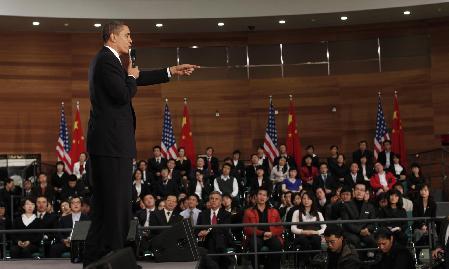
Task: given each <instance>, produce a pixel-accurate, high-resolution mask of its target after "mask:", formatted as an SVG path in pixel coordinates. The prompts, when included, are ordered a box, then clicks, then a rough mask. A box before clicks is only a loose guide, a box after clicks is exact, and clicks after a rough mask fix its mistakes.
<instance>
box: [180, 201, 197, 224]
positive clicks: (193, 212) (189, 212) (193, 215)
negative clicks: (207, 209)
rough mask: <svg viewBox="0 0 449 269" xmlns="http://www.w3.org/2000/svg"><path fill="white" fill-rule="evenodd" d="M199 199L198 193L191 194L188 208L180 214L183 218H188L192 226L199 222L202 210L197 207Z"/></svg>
mask: <svg viewBox="0 0 449 269" xmlns="http://www.w3.org/2000/svg"><path fill="white" fill-rule="evenodd" d="M199 200H200V199H199V198H198V195H196V194H190V195H189V196H188V199H187V208H186V209H184V211H182V212H181V213H180V214H179V215H181V216H182V217H183V218H185V219H188V220H189V221H190V224H192V226H195V225H196V224H197V221H198V216H199V214H200V213H201V210H199V209H198V208H197V206H198V202H199Z"/></svg>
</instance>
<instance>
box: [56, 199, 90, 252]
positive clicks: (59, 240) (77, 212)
mask: <svg viewBox="0 0 449 269" xmlns="http://www.w3.org/2000/svg"><path fill="white" fill-rule="evenodd" d="M81 207H82V200H81V198H79V197H72V199H71V200H70V209H71V210H72V213H71V214H68V215H67V216H64V217H62V218H61V219H60V220H59V224H58V228H59V229H64V228H70V229H73V226H74V225H75V222H77V221H84V220H89V218H88V217H87V216H86V215H84V214H82V213H81ZM69 251H70V233H58V234H57V235H56V243H55V244H54V245H53V246H51V249H50V257H52V258H60V257H61V255H62V253H64V252H69Z"/></svg>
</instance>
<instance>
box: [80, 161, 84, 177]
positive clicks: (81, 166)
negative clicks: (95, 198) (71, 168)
mask: <svg viewBox="0 0 449 269" xmlns="http://www.w3.org/2000/svg"><path fill="white" fill-rule="evenodd" d="M83 172H84V165H83V164H81V163H80V174H81V175H82V174H83Z"/></svg>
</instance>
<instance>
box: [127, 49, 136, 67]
mask: <svg viewBox="0 0 449 269" xmlns="http://www.w3.org/2000/svg"><path fill="white" fill-rule="evenodd" d="M129 56H130V57H131V63H132V66H133V68H134V67H136V58H137V56H136V49H135V48H131V49H130V50H129Z"/></svg>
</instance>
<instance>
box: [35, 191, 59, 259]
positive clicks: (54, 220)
mask: <svg viewBox="0 0 449 269" xmlns="http://www.w3.org/2000/svg"><path fill="white" fill-rule="evenodd" d="M50 210H51V205H49V203H48V200H47V197H45V196H39V197H37V199H36V216H37V218H38V219H39V220H40V222H41V223H40V227H41V228H42V229H54V228H57V224H58V215H57V214H56V213H54V212H51V211H50ZM40 235H41V238H42V243H43V244H44V254H45V257H47V258H48V257H50V247H51V242H52V241H53V239H54V238H55V234H54V233H45V234H43V235H42V234H40Z"/></svg>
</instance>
